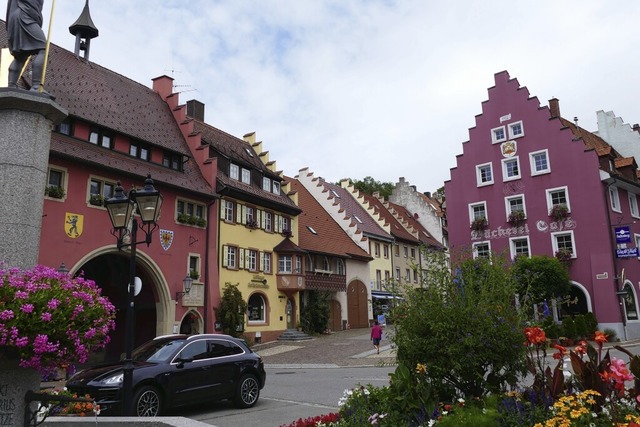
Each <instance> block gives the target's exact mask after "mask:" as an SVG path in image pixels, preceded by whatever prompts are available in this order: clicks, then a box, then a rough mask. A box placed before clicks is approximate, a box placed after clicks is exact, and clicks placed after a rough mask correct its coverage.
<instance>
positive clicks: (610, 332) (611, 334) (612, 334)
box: [602, 328, 618, 342]
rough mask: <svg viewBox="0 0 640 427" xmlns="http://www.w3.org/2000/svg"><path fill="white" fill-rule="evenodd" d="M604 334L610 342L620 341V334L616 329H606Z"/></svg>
mask: <svg viewBox="0 0 640 427" xmlns="http://www.w3.org/2000/svg"><path fill="white" fill-rule="evenodd" d="M602 332H604V334H605V335H606V336H607V341H608V342H617V341H618V333H617V332H616V331H615V330H614V329H610V328H606V329H605V330H604V331H602Z"/></svg>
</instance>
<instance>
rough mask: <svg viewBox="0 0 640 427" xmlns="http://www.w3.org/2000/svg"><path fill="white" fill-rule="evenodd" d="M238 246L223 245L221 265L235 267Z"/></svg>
mask: <svg viewBox="0 0 640 427" xmlns="http://www.w3.org/2000/svg"><path fill="white" fill-rule="evenodd" d="M237 261H238V248H237V247H235V246H228V245H225V246H224V247H223V254H222V263H223V264H222V266H223V267H227V268H230V269H236V268H237Z"/></svg>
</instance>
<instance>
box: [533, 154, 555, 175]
mask: <svg viewBox="0 0 640 427" xmlns="http://www.w3.org/2000/svg"><path fill="white" fill-rule="evenodd" d="M538 154H544V157H545V159H546V160H547V168H546V169H541V170H538V169H537V168H536V159H535V156H536V155H538ZM529 164H530V166H531V176H536V175H544V174H547V173H551V161H550V159H549V150H547V149H544V150H540V151H533V152H531V153H529Z"/></svg>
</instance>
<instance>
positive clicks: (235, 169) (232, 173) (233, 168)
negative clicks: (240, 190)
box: [229, 163, 240, 181]
mask: <svg viewBox="0 0 640 427" xmlns="http://www.w3.org/2000/svg"><path fill="white" fill-rule="evenodd" d="M229 178H231V179H235V180H236V181H239V180H240V166H238V165H236V164H235V163H231V164H230V165H229Z"/></svg>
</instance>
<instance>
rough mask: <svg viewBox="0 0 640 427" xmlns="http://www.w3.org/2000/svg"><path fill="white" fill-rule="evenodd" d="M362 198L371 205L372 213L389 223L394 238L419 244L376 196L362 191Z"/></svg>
mask: <svg viewBox="0 0 640 427" xmlns="http://www.w3.org/2000/svg"><path fill="white" fill-rule="evenodd" d="M362 195H363V197H364V199H365V200H366V201H367V203H369V205H370V206H371V207H373V209H374V213H375V214H376V215H380V216H381V217H382V218H384V220H385V221H386V222H387V223H388V224H389V226H390V228H391V235H392V236H393V237H394V238H395V239H396V240H402V241H405V242H410V243H412V244H414V245H419V244H420V241H419V240H418V238H416V237H415V236H414V235H413V234H411V233H410V232H408V231H407V230H406V229H405V228H404V226H403V225H402V224H401V223H400V222H398V220H397V219H396V217H395V216H394V215H393V214H392V213H391V212H389V210H387V208H386V207H385V206H384V205H383V204H382V202H380V200H378V198H376V197H374V196H371V195H369V194H364V193H362Z"/></svg>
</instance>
